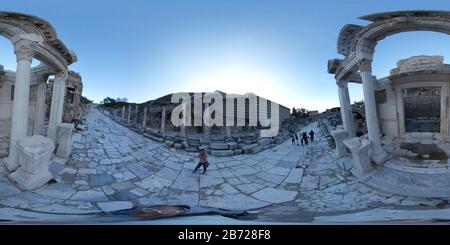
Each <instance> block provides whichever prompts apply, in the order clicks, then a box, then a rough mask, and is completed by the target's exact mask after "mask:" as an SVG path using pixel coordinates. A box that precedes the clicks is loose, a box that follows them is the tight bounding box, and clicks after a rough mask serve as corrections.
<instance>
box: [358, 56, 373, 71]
mask: <svg viewBox="0 0 450 245" xmlns="http://www.w3.org/2000/svg"><path fill="white" fill-rule="evenodd" d="M358 66H359V70H360V71H370V72H371V71H372V60H369V59H362V60H360V61H359V62H358Z"/></svg>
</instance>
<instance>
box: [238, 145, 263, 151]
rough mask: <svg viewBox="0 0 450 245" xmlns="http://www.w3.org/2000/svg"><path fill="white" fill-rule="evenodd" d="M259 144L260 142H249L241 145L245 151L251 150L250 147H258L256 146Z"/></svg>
mask: <svg viewBox="0 0 450 245" xmlns="http://www.w3.org/2000/svg"><path fill="white" fill-rule="evenodd" d="M258 146H259V145H258V144H249V145H247V144H242V145H241V149H242V150H244V151H246V150H250V149H253V148H256V147H258Z"/></svg>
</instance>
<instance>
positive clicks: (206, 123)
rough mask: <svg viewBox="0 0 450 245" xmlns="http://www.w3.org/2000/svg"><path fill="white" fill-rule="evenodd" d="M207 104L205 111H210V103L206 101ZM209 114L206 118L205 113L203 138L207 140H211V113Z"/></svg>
mask: <svg viewBox="0 0 450 245" xmlns="http://www.w3.org/2000/svg"><path fill="white" fill-rule="evenodd" d="M204 105H205V110H204V112H206V111H208V108H209V104H208V103H204ZM207 114H208V118H206V119H205V113H203V139H205V140H206V141H209V113H207Z"/></svg>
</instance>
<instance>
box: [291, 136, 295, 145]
mask: <svg viewBox="0 0 450 245" xmlns="http://www.w3.org/2000/svg"><path fill="white" fill-rule="evenodd" d="M292 144H293V145H294V144H295V136H294V135H292Z"/></svg>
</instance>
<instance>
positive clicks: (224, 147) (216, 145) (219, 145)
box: [209, 142, 228, 150]
mask: <svg viewBox="0 0 450 245" xmlns="http://www.w3.org/2000/svg"><path fill="white" fill-rule="evenodd" d="M209 148H210V149H212V150H228V144H227V143H221V142H213V143H211V144H209Z"/></svg>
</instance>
